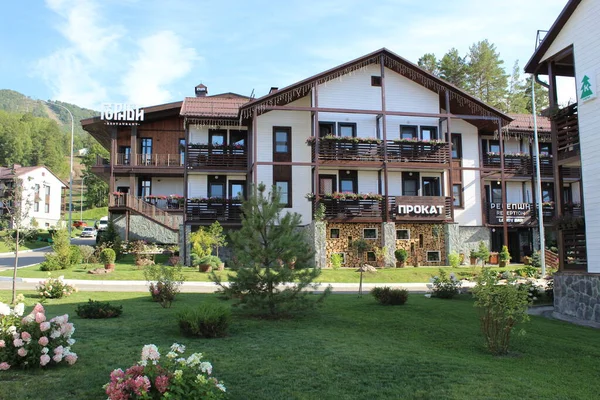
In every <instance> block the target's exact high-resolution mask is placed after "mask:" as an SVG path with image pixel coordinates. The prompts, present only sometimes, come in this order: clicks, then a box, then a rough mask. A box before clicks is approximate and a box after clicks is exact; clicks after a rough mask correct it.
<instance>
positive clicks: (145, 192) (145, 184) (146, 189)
mask: <svg viewBox="0 0 600 400" xmlns="http://www.w3.org/2000/svg"><path fill="white" fill-rule="evenodd" d="M139 194H140V197H142V199H143V198H145V197H146V196H150V195H151V194H152V181H151V180H150V178H141V180H140V187H139Z"/></svg>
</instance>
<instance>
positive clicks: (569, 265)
mask: <svg viewBox="0 0 600 400" xmlns="http://www.w3.org/2000/svg"><path fill="white" fill-rule="evenodd" d="M561 232H562V241H563V243H562V246H563V249H564V251H563V255H564V259H563V260H562V261H563V268H564V269H565V270H585V269H587V249H586V240H585V226H581V227H579V228H576V229H564V230H562V231H561Z"/></svg>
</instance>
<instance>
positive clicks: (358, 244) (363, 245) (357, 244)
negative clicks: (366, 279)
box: [350, 239, 371, 266]
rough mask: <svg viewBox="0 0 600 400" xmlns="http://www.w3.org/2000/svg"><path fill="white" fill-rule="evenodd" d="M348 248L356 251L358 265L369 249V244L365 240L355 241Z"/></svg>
mask: <svg viewBox="0 0 600 400" xmlns="http://www.w3.org/2000/svg"><path fill="white" fill-rule="evenodd" d="M350 247H352V248H353V249H354V251H356V254H357V255H358V259H359V264H360V262H362V261H363V254H364V253H365V252H366V251H367V250H369V249H370V248H371V246H370V245H369V242H367V241H366V240H365V239H356V240H355V241H353V242H352V244H351V245H350ZM359 266H360V265H359Z"/></svg>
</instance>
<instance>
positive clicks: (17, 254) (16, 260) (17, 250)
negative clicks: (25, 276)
mask: <svg viewBox="0 0 600 400" xmlns="http://www.w3.org/2000/svg"><path fill="white" fill-rule="evenodd" d="M19 233H20V232H19V228H17V237H16V241H15V265H14V268H13V282H12V304H13V305H15V303H16V301H17V266H18V265H19Z"/></svg>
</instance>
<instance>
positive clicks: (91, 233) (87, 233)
mask: <svg viewBox="0 0 600 400" xmlns="http://www.w3.org/2000/svg"><path fill="white" fill-rule="evenodd" d="M96 234H97V232H96V230H95V229H94V228H92V227H91V226H86V227H85V228H83V232H81V235H80V237H82V238H83V237H91V238H95V237H96Z"/></svg>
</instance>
